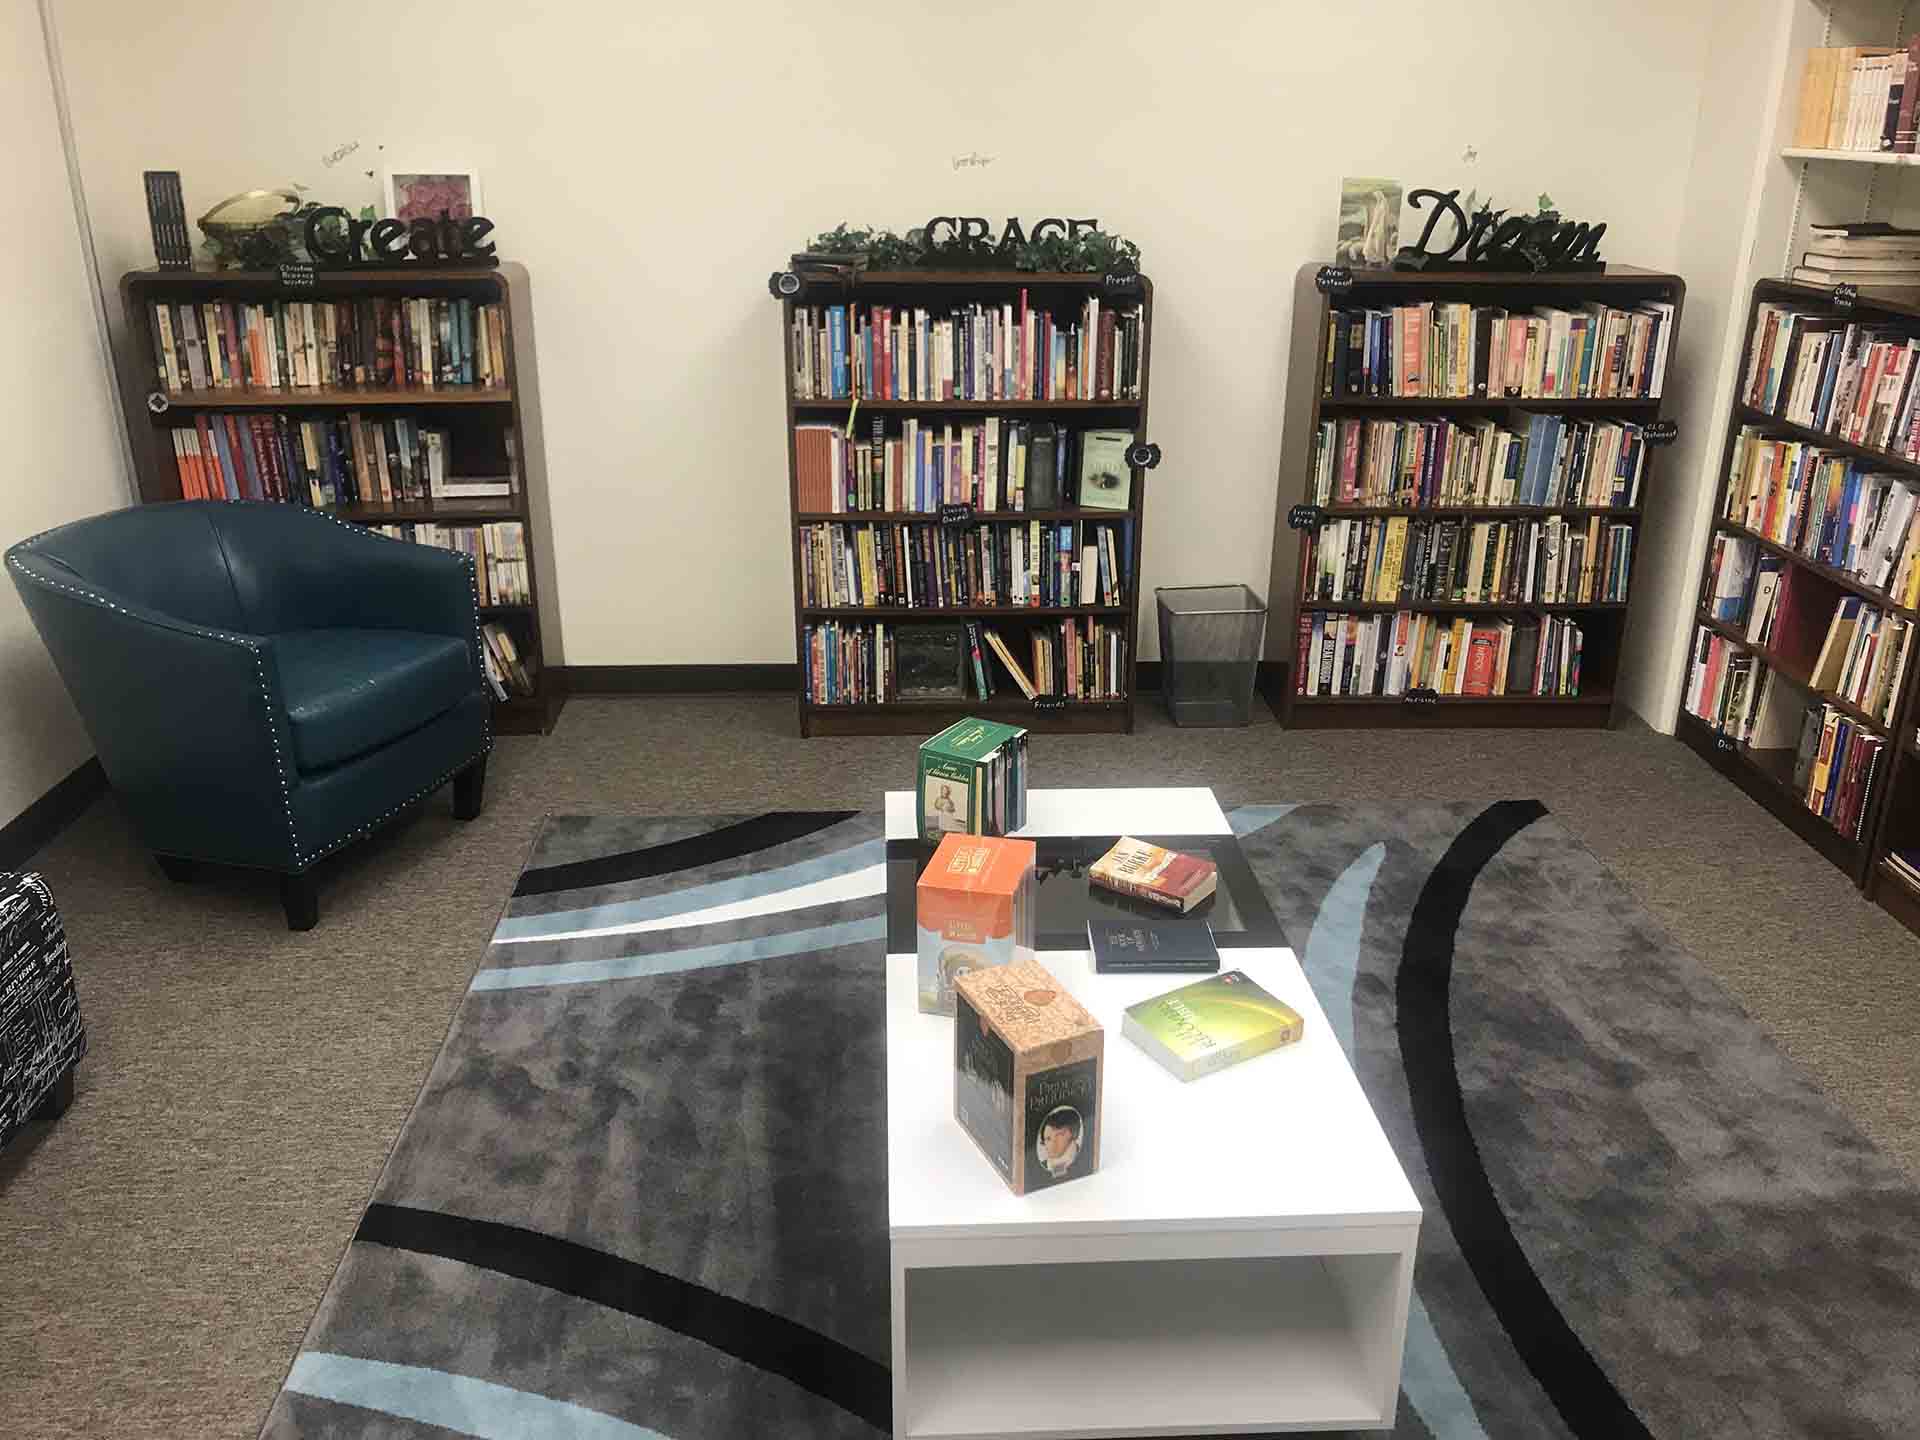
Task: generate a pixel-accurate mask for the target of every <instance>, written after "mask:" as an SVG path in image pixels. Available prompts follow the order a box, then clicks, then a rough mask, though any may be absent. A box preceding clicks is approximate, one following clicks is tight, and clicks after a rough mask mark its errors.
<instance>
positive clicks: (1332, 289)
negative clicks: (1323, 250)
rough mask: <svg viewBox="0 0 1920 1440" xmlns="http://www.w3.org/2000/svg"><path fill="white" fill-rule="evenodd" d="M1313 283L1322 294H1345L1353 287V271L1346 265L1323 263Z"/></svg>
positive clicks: (1315, 273) (1315, 274) (1316, 272)
mask: <svg viewBox="0 0 1920 1440" xmlns="http://www.w3.org/2000/svg"><path fill="white" fill-rule="evenodd" d="M1313 283H1314V285H1315V287H1316V288H1318V290H1319V291H1320V293H1321V294H1322V295H1344V294H1346V293H1347V291H1349V290H1351V289H1352V288H1353V271H1352V270H1351V269H1349V268H1348V267H1347V266H1345V265H1322V266H1321V267H1320V268H1319V269H1318V270H1317V271H1315V272H1314V276H1313Z"/></svg>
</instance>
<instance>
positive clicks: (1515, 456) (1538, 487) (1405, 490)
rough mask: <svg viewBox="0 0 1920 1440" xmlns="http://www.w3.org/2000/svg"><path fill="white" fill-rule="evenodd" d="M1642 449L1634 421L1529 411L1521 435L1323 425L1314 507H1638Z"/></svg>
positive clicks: (1423, 426)
mask: <svg viewBox="0 0 1920 1440" xmlns="http://www.w3.org/2000/svg"><path fill="white" fill-rule="evenodd" d="M1646 458H1647V453H1646V443H1645V438H1644V432H1643V431H1642V430H1641V428H1640V427H1639V426H1638V425H1634V424H1628V423H1622V422H1619V421H1611V420H1599V421H1590V420H1569V419H1567V418H1565V417H1563V416H1558V415H1535V416H1533V417H1532V418H1531V420H1530V421H1529V422H1528V428H1527V433H1526V434H1525V435H1521V434H1519V433H1517V432H1515V431H1512V430H1504V429H1502V428H1501V427H1500V426H1499V425H1497V424H1495V423H1494V422H1493V421H1491V420H1488V421H1484V422H1482V423H1481V424H1479V425H1476V426H1473V427H1472V428H1468V427H1466V426H1463V425H1456V424H1454V423H1453V422H1452V421H1451V420H1412V419H1394V420H1322V421H1321V422H1320V429H1319V433H1318V434H1317V435H1316V436H1315V439H1314V453H1313V477H1314V478H1313V484H1314V503H1315V504H1318V505H1335V504H1340V505H1542V506H1550V505H1567V506H1593V507H1598V506H1607V507H1617V506H1632V505H1638V504H1639V503H1640V477H1641V475H1642V474H1643V473H1644V471H1645V470H1646Z"/></svg>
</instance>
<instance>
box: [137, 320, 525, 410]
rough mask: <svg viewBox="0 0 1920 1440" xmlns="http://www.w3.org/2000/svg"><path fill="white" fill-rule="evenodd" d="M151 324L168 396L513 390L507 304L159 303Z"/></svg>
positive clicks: (157, 367)
mask: <svg viewBox="0 0 1920 1440" xmlns="http://www.w3.org/2000/svg"><path fill="white" fill-rule="evenodd" d="M150 321H151V325H152V330H153V359H154V371H155V375H156V378H157V379H158V381H159V383H160V388H161V389H163V390H169V391H175V392H178V391H182V390H264V389H323V388H338V387H346V386H369V385H370V386H377V387H381V388H391V389H408V390H413V389H419V390H434V389H438V388H440V387H442V386H448V385H486V386H500V385H505V384H506V383H507V373H508V372H507V328H506V327H507V317H506V308H505V307H504V306H502V305H498V304H489V303H484V302H480V301H474V300H466V299H459V298H453V299H431V298H428V297H425V296H408V297H401V296H393V297H386V296H379V297H373V298H367V299H360V300H267V301H259V302H249V301H244V300H243V301H234V300H217V301H214V300H209V301H201V302H190V301H182V302H178V303H174V302H160V301H156V302H154V304H153V305H152V306H151V315H150Z"/></svg>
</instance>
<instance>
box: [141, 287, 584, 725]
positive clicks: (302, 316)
mask: <svg viewBox="0 0 1920 1440" xmlns="http://www.w3.org/2000/svg"><path fill="white" fill-rule="evenodd" d="M120 289H121V300H122V305H123V308H124V315H125V328H124V346H125V349H124V353H123V355H122V357H121V364H120V367H119V368H120V375H121V384H122V388H123V392H124V394H125V397H126V402H125V409H126V414H127V422H128V430H129V437H130V440H131V445H132V452H133V457H134V462H135V468H136V472H137V475H138V480H139V488H140V496H141V499H142V500H144V501H147V502H149V503H152V502H160V501H168V500H180V499H213V500H222V499H229V500H267V501H280V502H283V503H286V504H293V505H304V506H308V507H310V508H313V509H318V510H321V511H324V512H325V513H327V514H329V515H332V516H334V517H336V518H338V519H341V520H344V521H349V522H351V523H353V524H357V525H365V526H368V527H369V528H372V529H374V530H376V531H378V532H380V533H382V534H386V535H388V536H391V537H392V538H395V539H399V540H406V541H412V542H415V543H422V544H433V545H439V546H442V547H444V548H448V549H456V550H463V551H465V552H467V553H469V554H471V555H472V556H473V557H474V562H475V583H476V587H477V595H476V599H477V600H478V602H479V605H480V611H481V621H482V625H481V630H482V638H483V644H484V647H485V648H484V653H483V661H484V664H485V668H486V675H487V683H488V685H489V687H490V688H491V689H492V691H493V693H494V698H495V703H494V727H495V729H496V730H498V731H500V732H503V733H509V734H512V733H522V734H528V733H530V734H540V733H545V732H546V731H549V730H551V729H552V728H553V724H554V721H555V720H556V719H557V718H558V715H559V712H560V708H561V706H562V705H563V704H564V703H565V695H564V691H563V688H562V686H561V685H560V683H559V674H560V670H559V667H560V666H561V665H562V664H563V657H562V652H561V646H560V633H559V621H558V613H557V609H556V607H555V605H554V603H553V601H552V592H553V585H554V582H553V576H554V573H555V572H554V554H553V544H552V526H551V522H550V516H549V511H548V503H547V487H546V467H545V463H544V454H545V451H544V446H543V443H542V438H541V433H540V412H539V400H538V383H537V379H536V374H535V360H534V351H533V318H532V310H531V302H530V299H529V293H528V280H527V274H526V270H525V268H524V267H522V266H520V265H516V264H503V265H500V266H499V267H497V268H485V269H482V268H473V269H453V268H438V267H424V266H422V267H402V268H392V269H372V268H357V269H346V270H324V269H321V270H316V271H314V272H312V274H311V277H310V283H306V282H305V281H296V283H294V284H292V285H289V284H287V283H283V279H282V276H281V274H280V273H279V272H277V271H205V270H136V271H132V272H129V273H128V274H127V275H126V276H124V277H123V279H122V281H121V287H120Z"/></svg>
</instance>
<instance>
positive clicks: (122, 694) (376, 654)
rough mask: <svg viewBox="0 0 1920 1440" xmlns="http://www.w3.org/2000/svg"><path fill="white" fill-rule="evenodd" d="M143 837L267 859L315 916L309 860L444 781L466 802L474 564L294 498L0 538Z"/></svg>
mask: <svg viewBox="0 0 1920 1440" xmlns="http://www.w3.org/2000/svg"><path fill="white" fill-rule="evenodd" d="M6 561H7V572H8V573H9V574H10V575H11V576H12V577H13V583H14V585H15V587H16V588H17V589H18V590H19V592H20V596H21V599H22V600H24V601H25V602H26V607H27V611H28V613H29V614H30V615H32V617H33V623H34V625H35V626H36V627H38V629H39V631H40V635H41V638H42V639H43V640H45V641H46V645H47V649H48V650H49V651H50V652H52V655H53V660H54V663H55V664H56V665H57V666H58V667H59V669H60V675H61V678H62V679H64V680H65V681H66V685H67V689H68V691H69V692H70V693H71V694H72V696H73V702H74V705H75V706H76V707H77V708H78V710H79V711H80V715H81V717H82V719H83V720H84V721H85V722H86V726H87V731H88V734H89V735H91V736H92V738H93V743H94V748H95V750H96V751H97V752H98V754H99V756H100V763H101V765H102V766H103V767H104V768H105V770H106V772H107V778H108V780H109V781H111V782H112V784H113V788H114V791H115V793H116V794H117V795H118V796H119V798H120V802H121V804H122V806H123V807H124V808H125V809H126V811H127V813H128V815H129V816H131V818H132V820H133V823H134V825H135V827H136V828H137V829H138V831H139V833H140V836H141V840H142V843H143V844H145V845H146V846H147V848H149V849H150V850H152V851H153V852H154V853H155V855H156V856H157V857H158V858H159V860H160V864H161V867H162V868H163V869H164V870H165V871H166V872H167V874H168V875H169V876H171V877H172V878H174V879H176V880H185V879H189V878H191V876H192V874H193V871H194V868H195V865H196V863H197V862H201V861H206V862H211V863H216V864H223V865H246V866H254V867H258V868H262V869H267V870H274V871H277V872H279V874H280V876H281V898H282V899H283V901H284V902H285V905H286V911H287V924H288V926H289V927H290V928H292V929H295V930H306V929H311V928H312V926H313V925H314V923H315V922H316V920H317V919H318V918H319V906H318V900H317V896H316V893H315V889H314V883H313V866H314V863H315V862H316V861H318V860H320V859H322V858H323V857H325V856H327V855H330V854H332V853H333V852H334V851H336V850H338V849H340V848H341V847H342V846H344V845H347V844H349V843H350V842H352V841H353V840H356V839H358V838H360V837H362V836H364V835H366V834H367V833H368V832H369V831H371V830H373V829H374V828H375V827H377V826H379V825H381V824H383V823H385V822H386V821H387V820H389V819H391V818H392V817H393V816H395V815H397V814H399V813H400V812H401V811H402V810H404V809H406V808H407V806H408V805H410V804H411V803H413V802H414V801H417V800H419V799H421V798H422V797H424V796H425V795H427V794H428V793H429V792H430V791H433V790H435V789H437V788H439V787H440V786H441V785H443V784H445V783H446V782H447V781H448V780H452V781H453V782H454V813H455V814H456V815H457V816H459V817H460V818H461V819H463V820H466V819H472V818H473V817H474V816H475V815H478V814H479V813H480V803H481V794H482V790H483V788H484V786H485V783H486V764H487V754H488V752H489V750H491V749H492V745H493V736H492V724H491V721H492V707H491V702H490V700H489V698H488V695H487V691H486V682H485V680H484V678H483V676H482V674H481V670H480V655H479V646H480V644H481V641H480V634H479V629H480V617H479V611H478V608H477V605H476V602H475V598H474V584H473V562H472V561H471V560H470V559H469V558H468V557H467V556H465V555H462V554H457V553H455V552H453V551H448V550H440V549H435V548H433V547H431V546H426V545H408V544H405V543H402V542H400V541H395V540H389V539H387V538H385V537H384V536H380V535H376V534H374V533H373V532H371V531H369V530H363V529H360V528H358V527H356V526H352V525H346V524H342V523H341V522H340V521H337V520H335V519H333V518H332V517H330V516H327V515H323V514H320V513H318V512H315V511H311V510H304V509H301V508H298V507H296V506H292V505H280V504H271V503H257V502H248V501H238V502H235V501H226V502H213V501H202V500H191V501H184V502H181V503H178V504H163V505H141V506H135V507H133V508H131V509H127V510H121V511H116V512H114V513H112V514H108V515H100V516H96V517H94V518H93V519H91V520H81V521H77V522H76V523H74V524H72V525H64V526H62V527H60V528H59V529H57V530H49V531H47V532H46V533H45V534H43V535H36V536H34V537H33V538H32V539H30V540H24V541H22V542H21V543H20V544H18V545H15V546H13V547H12V548H11V549H10V550H8V551H7V555H6Z"/></svg>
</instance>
